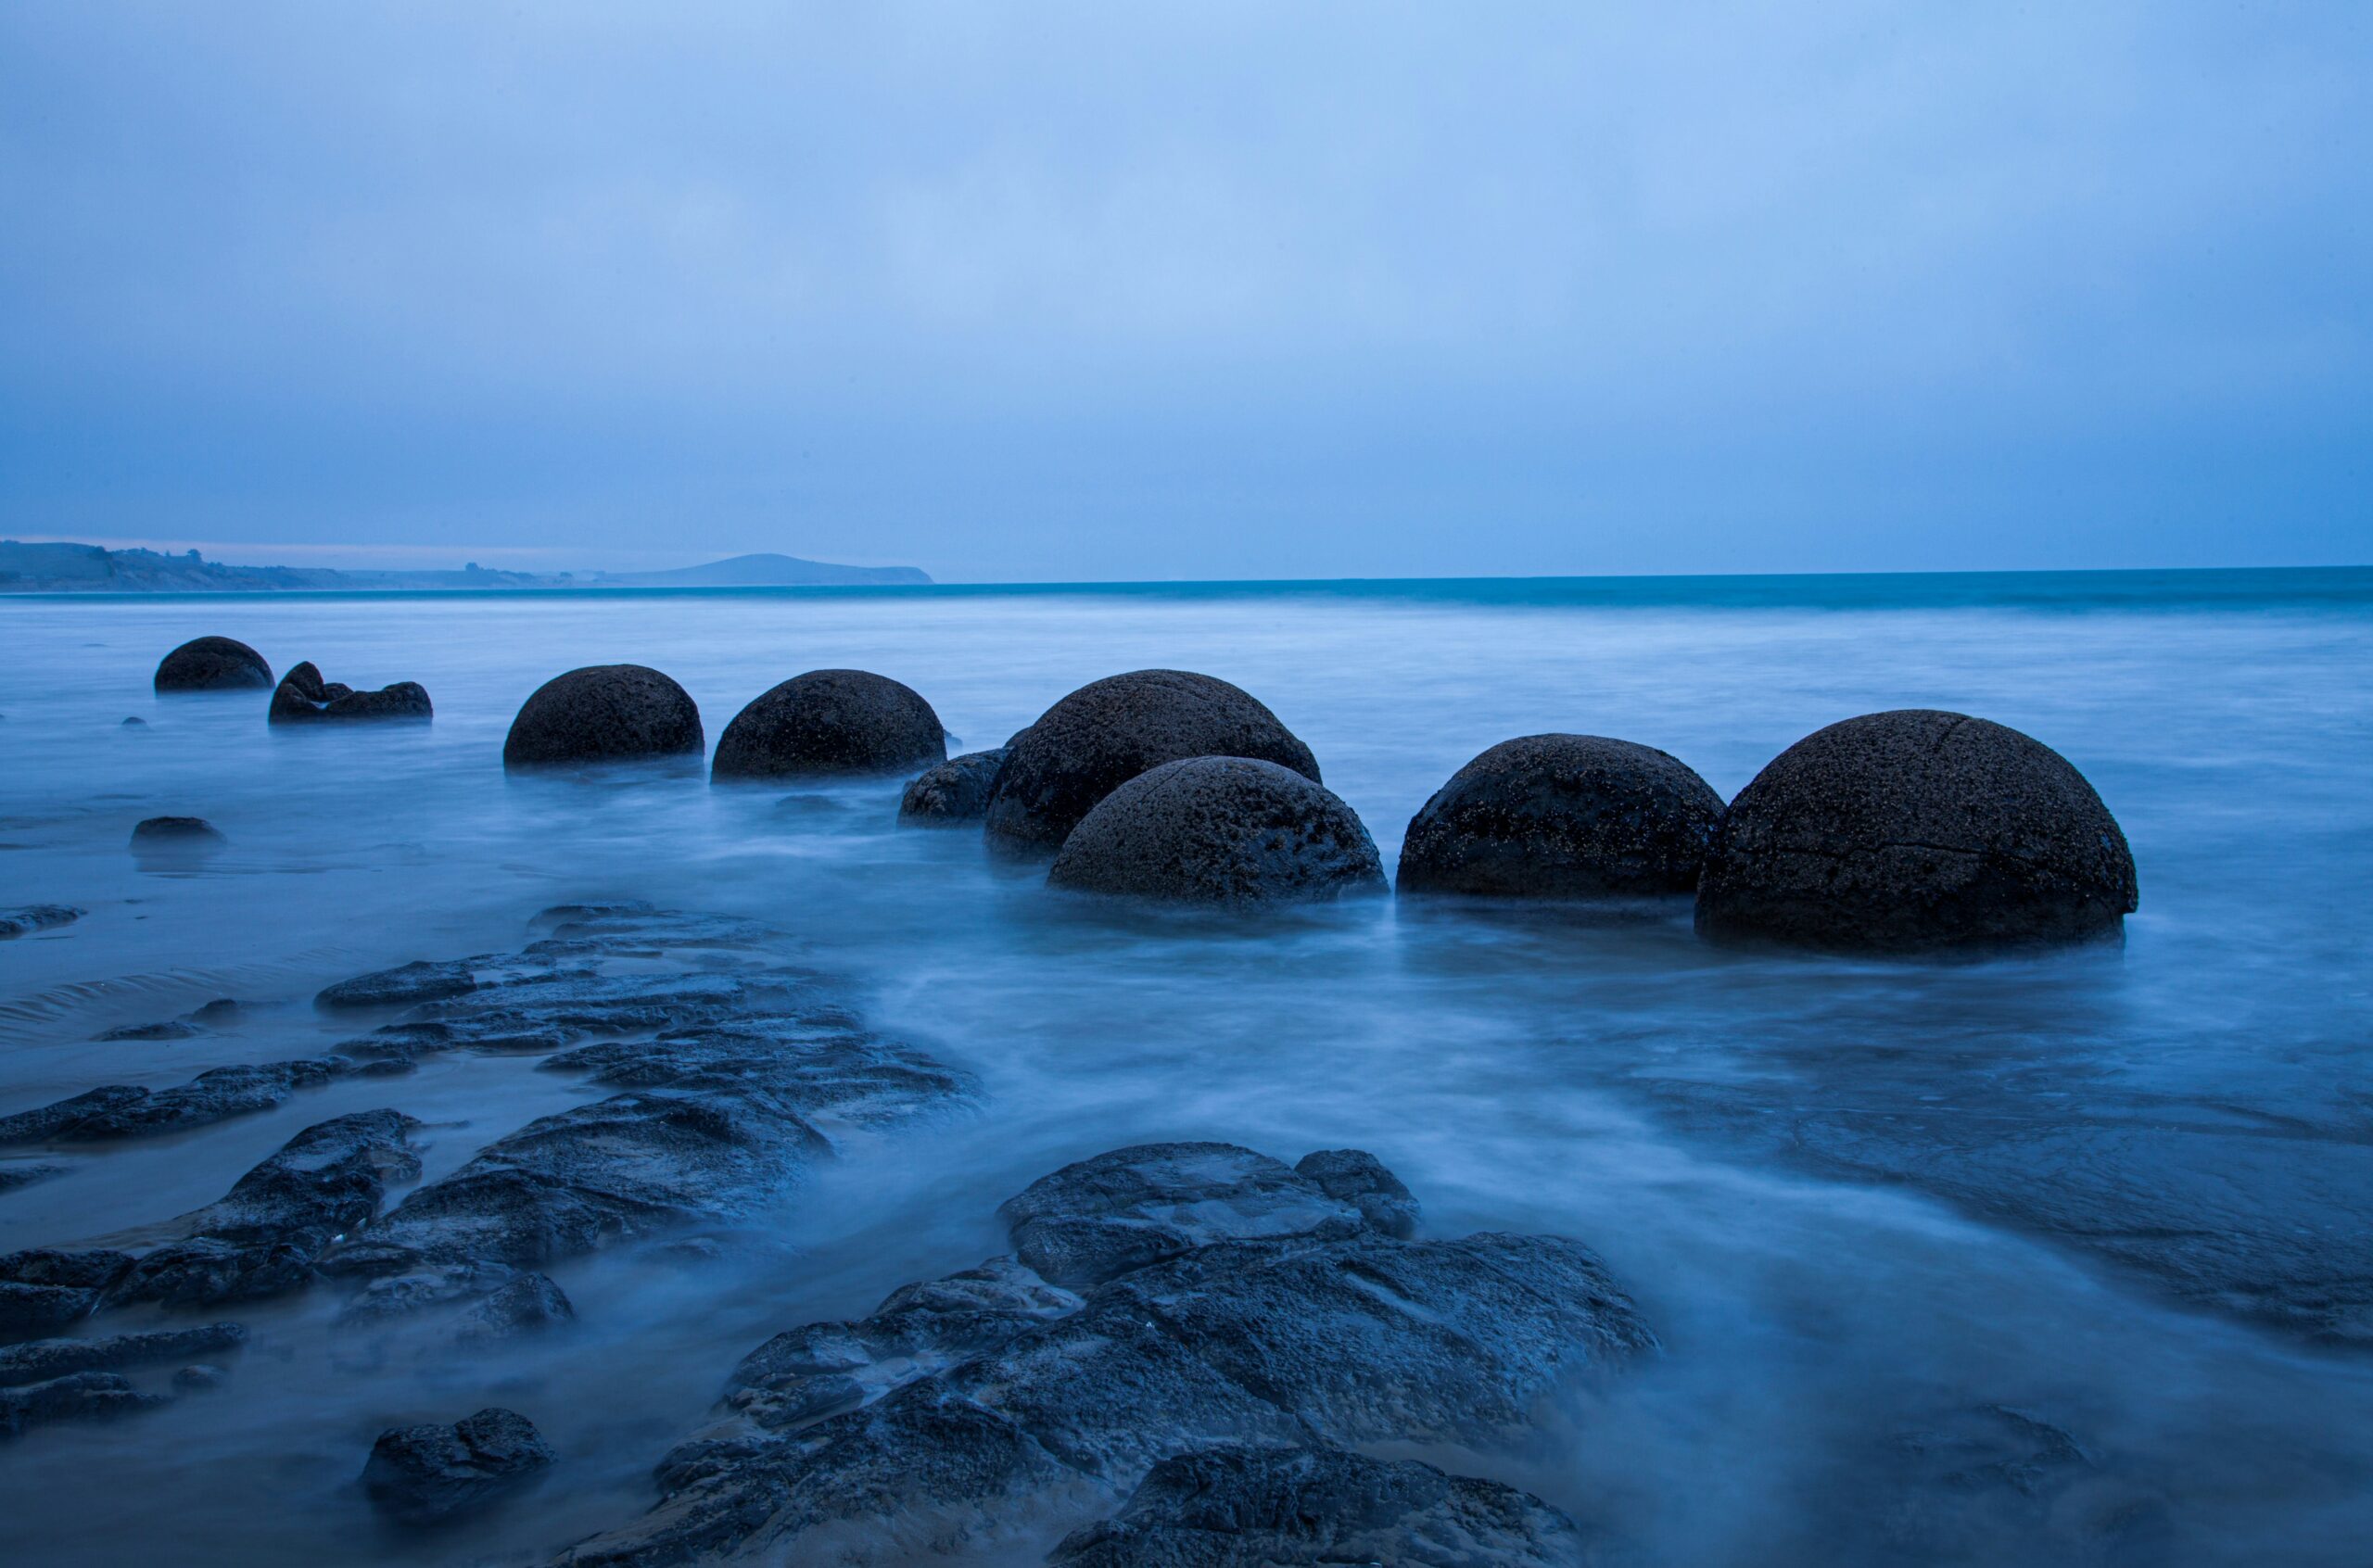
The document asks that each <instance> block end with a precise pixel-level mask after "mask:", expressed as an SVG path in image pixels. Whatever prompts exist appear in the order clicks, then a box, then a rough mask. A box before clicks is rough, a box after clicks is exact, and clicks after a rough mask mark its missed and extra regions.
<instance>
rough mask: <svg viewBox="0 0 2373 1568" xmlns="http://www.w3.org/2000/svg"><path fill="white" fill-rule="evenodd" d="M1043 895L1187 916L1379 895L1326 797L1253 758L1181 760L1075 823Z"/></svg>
mask: <svg viewBox="0 0 2373 1568" xmlns="http://www.w3.org/2000/svg"><path fill="white" fill-rule="evenodd" d="M1047 882H1048V884H1049V885H1051V886H1054V887H1059V888H1070V889H1073V890H1075V891H1082V892H1100V893H1124V894H1129V895H1132V896H1135V897H1139V898H1156V899H1167V900H1171V901H1174V902H1180V903H1191V904H1282V903H1297V902H1311V901H1315V900H1321V899H1334V898H1344V897H1349V896H1352V895H1356V894H1361V893H1377V892H1382V891H1385V881H1384V863H1383V861H1382V860H1381V859H1379V858H1378V857H1377V853H1376V841H1374V840H1372V839H1370V838H1369V837H1368V830H1367V828H1364V827H1363V826H1362V825H1361V823H1360V819H1359V817H1358V816H1356V815H1355V814H1354V813H1353V812H1352V810H1351V807H1350V806H1348V805H1346V804H1344V803H1343V802H1342V801H1341V800H1340V799H1339V798H1338V797H1337V796H1336V795H1335V794H1334V793H1333V792H1332V791H1330V790H1327V789H1326V788H1325V787H1324V786H1322V785H1318V784H1314V783H1313V782H1311V780H1310V779H1308V778H1304V777H1303V776H1302V775H1301V774H1299V773H1297V772H1295V771H1294V770H1293V769H1291V768H1288V767H1280V766H1279V765H1276V764H1275V763H1273V762H1265V761H1263V760H1261V759H1258V758H1254V757H1185V758H1181V759H1180V760H1179V761H1177V762H1172V763H1164V764H1162V765H1161V766H1160V767H1157V768H1154V769H1152V770H1150V771H1148V772H1146V773H1141V774H1139V775H1138V776H1137V777H1136V778H1132V779H1130V780H1129V781H1128V782H1126V783H1124V784H1123V785H1122V786H1121V787H1120V788H1119V789H1117V790H1113V791H1112V792H1111V793H1110V794H1109V795H1107V796H1105V797H1104V799H1103V800H1101V801H1099V802H1098V803H1097V804H1096V809H1094V810H1093V811H1091V812H1089V813H1088V814H1087V815H1086V816H1084V817H1082V818H1081V819H1080V824H1079V826H1078V827H1076V828H1072V832H1071V836H1070V837H1069V838H1067V839H1065V840H1064V841H1063V847H1062V852H1061V853H1060V854H1058V855H1056V857H1055V864H1054V866H1053V867H1052V868H1051V869H1050V870H1048V872H1047Z"/></svg>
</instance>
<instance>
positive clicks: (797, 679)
mask: <svg viewBox="0 0 2373 1568" xmlns="http://www.w3.org/2000/svg"><path fill="white" fill-rule="evenodd" d="M946 755H947V732H946V731H945V729H943V728H941V727H940V723H939V715H938V714H935V713H933V712H932V707H931V704H930V703H929V702H924V701H923V700H922V697H921V696H920V694H919V693H917V692H916V691H915V690H914V689H912V688H910V687H907V686H903V685H901V684H900V683H898V682H897V681H895V680H892V679H891V678H890V677H887V676H878V675H874V674H872V673H871V672H870V671H867V670H810V671H808V672H807V673H806V675H802V676H793V677H792V678H791V679H789V680H787V681H784V682H783V683H782V684H781V685H780V686H778V687H776V688H774V689H772V690H770V691H768V692H766V693H765V694H764V695H762V696H760V697H757V698H756V699H755V700H753V701H752V702H751V703H750V705H749V706H748V707H746V708H744V709H742V711H741V712H740V713H739V714H735V715H734V717H733V722H732V723H731V724H729V725H727V726H726V727H725V734H724V735H723V736H722V737H721V738H720V739H719V740H717V759H716V761H715V763H714V764H713V765H712V766H711V777H712V778H719V779H729V778H793V777H796V776H800V775H818V774H822V775H832V774H877V773H895V772H896V771H898V770H900V769H902V768H908V767H912V766H914V765H916V764H917V763H935V762H940V761H943V760H945V757H946Z"/></svg>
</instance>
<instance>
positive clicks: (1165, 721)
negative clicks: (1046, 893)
mask: <svg viewBox="0 0 2373 1568" xmlns="http://www.w3.org/2000/svg"><path fill="white" fill-rule="evenodd" d="M1008 746H1009V751H1008V753H1007V756H1006V762H1005V767H1004V769H1003V771H1002V772H1001V773H1000V774H999V775H998V777H997V780H996V789H995V791H994V793H993V795H992V797H991V799H990V802H989V811H988V818H987V831H988V835H989V838H990V840H991V841H992V842H994V843H997V844H1001V845H1003V846H1005V847H1007V848H1009V849H1014V850H1020V851H1034V852H1042V853H1048V854H1051V853H1052V852H1053V851H1055V850H1056V849H1058V848H1060V847H1061V845H1062V842H1063V841H1064V840H1065V839H1066V838H1068V837H1069V836H1070V834H1071V831H1072V828H1075V827H1077V826H1078V825H1079V822H1080V820H1081V818H1083V817H1085V816H1086V815H1087V814H1088V813H1089V812H1090V811H1091V810H1093V809H1094V808H1095V806H1096V804H1097V803H1098V802H1099V801H1101V800H1103V799H1104V797H1105V796H1107V795H1109V794H1110V793H1111V792H1112V791H1113V790H1117V789H1119V788H1120V787H1121V786H1122V785H1123V784H1125V783H1127V782H1128V781H1129V780H1130V779H1132V778H1136V777H1137V776H1138V775H1139V774H1141V773H1144V772H1145V771H1146V770H1148V768H1154V767H1159V766H1161V765H1162V764H1163V763H1167V762H1176V761H1178V760H1180V759H1181V758H1185V757H1253V758H1257V759H1259V760H1261V761H1263V762H1270V763H1275V764H1276V765H1279V766H1281V767H1287V768H1290V769H1292V770H1293V771H1294V772H1296V773H1299V774H1301V776H1302V777H1303V778H1307V779H1309V780H1310V781H1311V782H1312V783H1313V784H1315V783H1318V782H1321V780H1320V779H1319V777H1318V762H1317V759H1315V758H1314V757H1313V756H1312V755H1311V754H1310V748H1309V747H1307V746H1305V745H1303V744H1302V743H1301V740H1299V739H1297V738H1296V737H1295V735H1294V734H1293V732H1292V731H1291V730H1288V728H1287V727H1285V726H1284V725H1283V724H1281V723H1279V722H1278V720H1277V715H1276V714H1273V713H1271V712H1270V711H1269V710H1268V709H1267V708H1265V707H1263V705H1262V704H1261V702H1259V701H1258V700H1257V699H1255V698H1254V697H1253V696H1252V695H1251V694H1250V692H1247V691H1245V690H1242V689H1239V688H1237V687H1234V686H1231V685H1229V684H1228V683H1227V682H1226V681H1224V680H1219V679H1216V678H1214V677H1211V676H1207V675H1195V674H1192V673H1190V672H1188V671H1186V670H1136V671H1132V672H1131V673H1129V674H1127V675H1117V676H1107V677H1105V678H1104V679H1102V680H1098V681H1091V682H1089V683H1088V684H1087V685H1085V686H1083V687H1081V688H1080V689H1078V690H1077V691H1074V692H1072V694H1071V695H1070V696H1068V697H1065V698H1064V699H1063V700H1062V701H1061V702H1058V703H1056V704H1055V705H1054V706H1053V707H1051V708H1049V709H1047V712H1046V713H1045V714H1042V715H1041V716H1040V717H1039V719H1038V721H1037V722H1036V723H1035V724H1033V725H1032V726H1031V727H1029V728H1027V729H1025V730H1023V731H1022V732H1021V733H1020V734H1018V735H1016V736H1015V737H1014V738H1013V739H1012V740H1010V741H1009V742H1008Z"/></svg>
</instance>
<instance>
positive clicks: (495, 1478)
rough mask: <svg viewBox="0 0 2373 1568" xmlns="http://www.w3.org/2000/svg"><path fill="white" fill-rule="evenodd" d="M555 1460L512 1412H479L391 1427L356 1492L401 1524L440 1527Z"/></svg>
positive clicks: (525, 1421)
mask: <svg viewBox="0 0 2373 1568" xmlns="http://www.w3.org/2000/svg"><path fill="white" fill-rule="evenodd" d="M554 1458H555V1456H554V1454H553V1453H552V1445H551V1444H549V1443H547V1442H545V1441H544V1439H543V1435H542V1434H540V1433H539V1432H538V1431H537V1430H536V1427H535V1423H532V1422H530V1421H529V1420H528V1419H527V1417H526V1416H523V1415H521V1414H519V1413H518V1412H517V1411H516V1410H501V1409H489V1410H480V1411H478V1412H477V1414H476V1415H474V1416H468V1417H465V1418H464V1419H463V1420H461V1421H457V1422H455V1423H453V1424H452V1425H450V1426H439V1425H437V1424H436V1423H427V1424H425V1425H420V1426H399V1427H391V1428H389V1429H388V1430H387V1431H385V1432H382V1433H381V1434H379V1440H378V1441H377V1442H375V1443H374V1444H372V1445H371V1459H370V1461H369V1462H368V1463H367V1464H365V1465H364V1466H363V1467H362V1487H363V1490H364V1491H365V1492H367V1493H368V1494H369V1495H370V1498H371V1503H372V1506H373V1507H374V1508H376V1509H378V1510H379V1511H380V1512H382V1513H383V1514H386V1515H387V1517H388V1518H390V1519H393V1520H395V1521H396V1522H397V1523H399V1524H411V1525H424V1524H442V1523H443V1522H445V1521H446V1520H448V1519H450V1518H452V1517H454V1516H455V1515H456V1514H460V1513H465V1512H468V1511H471V1510H474V1509H477V1508H481V1507H483V1506H485V1505H486V1504H487V1503H489V1502H491V1501H493V1500H494V1499H495V1498H499V1497H501V1496H502V1495H503V1494H505V1493H507V1492H511V1491H514V1490H516V1489H517V1488H518V1487H519V1486H522V1485H524V1484H525V1483H526V1482H527V1481H528V1480H529V1479H531V1478H532V1477H534V1476H535V1475H536V1474H537V1473H539V1471H542V1470H544V1469H545V1468H547V1467H548V1466H550V1465H551V1464H552V1461H553V1459H554Z"/></svg>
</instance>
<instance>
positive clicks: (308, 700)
mask: <svg viewBox="0 0 2373 1568" xmlns="http://www.w3.org/2000/svg"><path fill="white" fill-rule="evenodd" d="M434 716H435V710H434V709H433V708H431V707H430V706H429V702H428V693H427V691H426V690H425V689H422V687H421V685H420V683H419V682H417V681H411V680H400V681H398V682H396V684H394V685H393V686H386V687H381V688H380V689H378V690H376V691H357V690H356V689H354V688H352V687H350V686H347V685H343V684H341V683H340V682H337V681H325V680H324V679H323V678H322V672H321V671H320V670H318V669H316V668H314V667H313V664H312V662H311V660H307V661H306V662H305V663H303V664H298V666H297V667H296V668H295V669H293V670H290V671H289V672H288V673H287V674H286V675H285V676H283V677H280V684H279V686H277V687H275V688H274V689H273V693H272V707H271V709H270V710H269V711H268V712H267V713H266V714H265V718H266V719H267V720H268V721H269V722H270V723H273V724H328V723H337V722H361V721H368V720H373V719H425V718H431V717H434Z"/></svg>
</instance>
